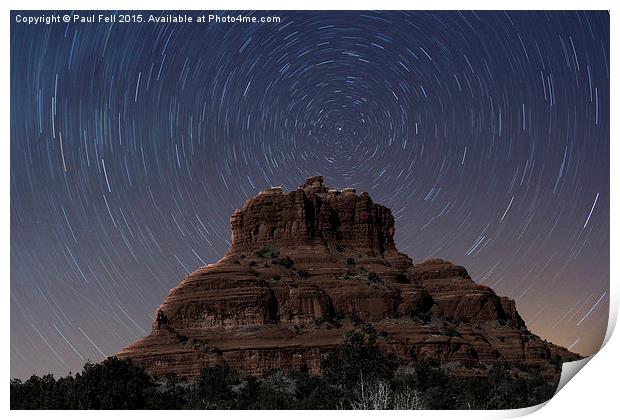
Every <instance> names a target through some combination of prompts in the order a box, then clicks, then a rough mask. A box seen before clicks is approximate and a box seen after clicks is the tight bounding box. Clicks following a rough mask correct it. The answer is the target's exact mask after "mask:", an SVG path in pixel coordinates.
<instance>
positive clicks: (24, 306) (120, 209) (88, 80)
mask: <svg viewBox="0 0 620 420" xmlns="http://www.w3.org/2000/svg"><path fill="white" fill-rule="evenodd" d="M80 13H81V14H90V13H89V12H80ZM136 13H137V12H136ZM149 13H153V14H154V15H156V16H160V15H162V13H161V12H145V13H143V15H144V16H145V18H146V17H147V16H148V14H149ZM17 14H21V15H22V16H39V15H41V13H39V12H25V13H22V12H13V13H12V17H11V20H12V23H11V25H12V27H11V151H10V153H11V376H16V377H27V376H30V374H33V373H37V374H41V373H46V372H52V373H55V374H57V375H60V374H62V375H64V374H66V373H67V372H68V371H73V372H76V371H79V370H80V368H81V366H82V365H83V364H84V362H85V361H86V360H88V359H90V360H92V361H99V360H101V359H103V358H104V356H109V355H112V354H114V353H116V352H117V351H119V350H121V348H122V347H124V346H126V345H127V344H129V343H131V342H133V341H135V340H136V339H139V338H141V337H143V336H144V335H146V334H147V332H148V331H149V329H150V322H151V318H152V314H153V313H154V311H155V309H156V307H157V306H158V305H159V303H161V302H162V301H163V299H164V297H165V296H166V294H167V292H168V290H169V289H170V288H172V287H174V286H175V285H176V284H177V283H178V282H179V281H180V280H181V279H182V277H183V276H185V275H187V274H188V273H189V272H191V271H193V270H195V269H196V268H198V267H199V266H201V265H204V264H206V263H209V262H215V261H216V260H218V259H219V258H220V257H221V256H223V254H224V253H225V251H226V250H227V248H228V246H229V239H230V225H229V217H230V215H231V213H232V211H233V209H235V208H239V207H241V206H242V205H243V203H244V201H245V200H246V199H247V198H249V197H250V196H252V195H254V194H256V193H257V192H258V191H260V190H262V189H265V188H268V187H270V186H275V185H281V186H283V187H284V188H285V190H290V189H294V188H296V187H297V185H299V184H300V183H302V182H303V181H304V179H305V178H306V177H308V176H311V175H316V174H320V175H323V176H324V177H325V180H326V183H327V185H329V186H333V187H349V186H351V187H355V188H357V190H358V192H359V191H368V192H369V193H370V195H371V197H372V198H373V200H374V201H375V202H378V203H382V204H385V205H387V206H388V207H390V208H391V209H392V211H393V214H394V216H395V218H396V242H397V245H398V247H399V248H400V249H401V250H402V251H404V252H406V253H407V254H409V255H410V256H411V257H412V258H413V259H414V261H417V262H420V261H422V260H424V259H427V258H430V257H435V258H443V259H447V260H450V261H453V262H455V263H458V264H461V265H464V266H465V267H466V268H467V269H468V270H469V272H470V274H471V275H472V277H473V278H474V280H476V281H477V282H480V283H483V284H486V285H488V286H490V287H492V288H493V289H494V290H495V291H496V292H497V293H498V294H500V295H505V296H509V297H511V298H513V299H515V300H516V301H517V308H518V310H519V311H520V313H521V315H522V316H523V317H524V319H525V321H526V323H527V325H528V327H529V328H530V329H531V330H532V331H533V332H534V333H536V334H538V335H540V336H542V337H543V338H546V339H548V340H550V341H552V342H555V343H557V344H560V345H564V346H566V347H569V348H570V349H571V350H573V351H576V352H579V353H581V354H584V355H588V354H591V353H592V352H594V351H596V350H597V349H598V348H599V346H600V343H601V341H602V339H603V336H604V332H605V329H606V324H607V318H608V305H609V302H608V298H609V15H608V13H607V12H578V13H575V12H508V13H504V12H476V13H472V12H463V13H459V12H437V13H425V12H411V13H401V12H256V13H253V14H252V13H250V12H248V13H243V14H244V15H245V16H251V15H254V16H257V17H259V18H260V17H263V16H278V17H280V18H281V22H280V23H253V24H252V23H249V24H230V23H219V24H216V23H211V24H208V23H190V24H155V23H142V24H120V23H115V24H105V23H102V24H97V23H92V24H88V23H84V24H74V23H69V24H65V23H57V24H51V25H42V24H39V25H26V24H18V23H15V16H16V15H17ZM47 14H48V15H50V14H52V12H47ZM60 14H61V15H62V12H61V13H60ZM104 14H106V15H109V14H112V12H106V13H104ZM117 14H120V13H117ZM200 14H202V13H198V12H191V15H193V16H199V15H200ZM218 14H220V15H225V14H226V13H225V12H224V13H222V12H218ZM230 14H231V15H238V14H239V12H230Z"/></svg>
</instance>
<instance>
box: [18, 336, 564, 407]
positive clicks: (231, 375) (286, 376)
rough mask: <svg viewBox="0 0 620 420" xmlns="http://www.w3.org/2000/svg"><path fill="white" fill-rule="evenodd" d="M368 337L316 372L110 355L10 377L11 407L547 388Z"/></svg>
mask: <svg viewBox="0 0 620 420" xmlns="http://www.w3.org/2000/svg"><path fill="white" fill-rule="evenodd" d="M376 337H377V336H376V334H375V333H374V331H373V330H366V331H357V332H352V333H349V334H348V335H347V337H346V343H345V345H344V346H343V347H342V348H340V349H338V350H336V351H334V352H332V353H331V354H329V355H328V357H326V359H325V360H324V361H323V363H322V366H321V371H322V374H321V375H320V376H315V375H310V374H308V373H307V372H300V371H297V372H290V373H284V372H282V371H280V370H273V371H270V372H267V373H265V374H264V375H263V376H261V377H254V376H248V375H245V374H243V373H241V372H238V371H236V370H234V369H232V368H229V367H226V366H213V367H209V368H205V369H203V370H202V372H201V374H200V376H199V377H198V378H196V379H195V380H193V381H187V380H183V379H180V378H174V377H166V378H155V377H153V376H151V375H149V374H147V373H146V372H144V370H143V369H142V368H141V367H139V366H136V365H134V364H132V363H131V361H129V360H121V359H118V358H116V357H110V358H108V359H106V360H105V361H103V362H101V363H98V364H93V363H86V364H85V365H84V368H83V369H82V372H80V373H77V374H75V376H73V375H71V374H70V375H69V376H66V377H63V378H59V379H55V378H54V377H53V375H51V374H48V375H44V376H42V377H39V376H36V375H33V376H31V377H30V379H28V380H26V381H22V380H20V379H13V380H11V409H504V408H518V407H527V406H532V405H536V404H539V403H541V402H544V401H546V400H548V399H550V398H551V397H552V396H553V393H554V391H555V386H554V384H551V383H548V382H546V381H544V380H543V378H542V377H541V375H540V374H539V373H537V372H531V371H530V372H529V375H528V376H527V379H526V378H522V379H514V378H513V377H512V375H510V374H509V372H508V369H507V368H506V366H503V365H500V364H496V365H494V366H493V367H492V368H490V369H489V371H488V375H487V377H483V378H467V379H465V378H461V379H455V378H454V377H451V376H449V374H448V373H447V372H446V371H445V370H444V369H443V368H442V367H441V366H439V365H438V364H434V363H427V362H417V363H414V365H413V366H412V369H405V370H404V371H402V370H401V371H399V372H397V368H398V367H399V361H398V359H397V358H396V357H395V356H393V355H389V354H384V353H382V352H381V351H380V349H379V347H378V346H377V344H376Z"/></svg>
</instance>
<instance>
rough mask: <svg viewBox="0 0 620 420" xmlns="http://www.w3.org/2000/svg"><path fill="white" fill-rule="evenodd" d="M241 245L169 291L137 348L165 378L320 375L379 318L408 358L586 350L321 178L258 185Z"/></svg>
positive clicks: (238, 230)
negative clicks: (283, 185) (230, 372)
mask: <svg viewBox="0 0 620 420" xmlns="http://www.w3.org/2000/svg"><path fill="white" fill-rule="evenodd" d="M231 227H232V246H231V248H230V250H229V251H228V252H227V254H226V255H225V256H224V258H223V259H221V260H220V261H218V262H217V263H215V264H210V265H208V266H206V267H201V268H199V269H198V270H196V271H195V272H194V273H192V274H191V275H189V276H188V277H186V278H185V279H183V281H182V282H181V283H180V284H179V285H178V286H177V287H175V288H174V289H172V290H170V293H169V294H168V296H167V298H166V299H165V301H164V303H163V304H162V305H161V306H160V307H159V308H158V309H157V311H156V313H155V317H154V321H153V325H152V332H151V333H150V334H149V335H148V336H147V337H145V338H144V339H142V340H140V341H138V342H136V343H134V344H132V345H130V346H128V347H127V348H125V349H123V351H121V352H120V353H119V356H120V357H127V358H131V359H132V360H134V361H135V362H137V363H140V364H142V365H144V366H145V368H146V370H147V371H149V372H151V373H153V374H157V375H165V374H176V375H179V376H187V377H192V376H196V375H197V374H198V373H199V372H200V370H201V369H202V368H203V367H205V366H210V365H215V364H227V365H230V366H232V367H235V368H237V369H240V370H243V371H246V372H248V373H250V374H255V373H261V372H264V371H265V370H268V369H272V368H282V369H293V368H294V369H301V368H307V369H309V370H310V371H311V372H314V373H317V372H318V371H319V369H320V362H321V359H322V357H324V355H325V354H326V352H328V351H330V350H331V349H333V348H335V347H337V346H339V345H341V344H342V343H343V337H344V334H345V332H346V331H348V330H350V329H352V328H355V327H356V326H358V325H360V324H370V325H372V326H373V327H374V328H375V329H376V331H378V332H379V333H380V337H381V340H380V345H381V346H382V347H384V349H385V350H386V351H390V352H393V353H396V354H397V355H399V356H400V357H402V359H403V360H404V361H405V362H406V361H411V360H438V361H440V362H442V363H449V362H458V363H459V364H460V365H461V366H463V367H464V369H463V373H462V374H473V373H471V372H474V370H472V371H471V372H469V373H468V371H467V369H468V368H472V367H477V366H478V367H479V366H482V365H484V364H491V363H493V362H495V361H497V360H504V361H513V362H521V363H539V364H540V363H549V361H550V360H552V359H558V358H559V359H561V360H564V361H566V360H571V359H572V358H576V357H577V356H576V355H574V354H573V353H570V352H569V351H567V350H566V349H563V348H561V347H559V346H555V345H552V344H550V343H547V342H546V341H543V340H541V339H540V338H539V337H537V336H535V335H533V334H532V333H530V332H529V331H528V330H527V328H526V326H525V324H524V322H523V320H522V319H521V317H520V316H519V314H518V312H517V310H516V307H515V304H514V301H513V300H511V299H509V298H506V297H498V296H497V295H496V294H495V293H494V292H493V290H491V289H490V288H488V287H486V286H483V285H480V284H477V283H475V282H474V281H473V280H472V279H471V278H470V276H469V275H468V274H467V271H466V270H465V268H463V267H460V266H457V265H454V264H452V263H449V262H446V261H442V260H429V261H425V262H422V263H420V264H413V263H412V261H411V259H410V258H409V257H408V256H406V255H405V254H402V253H401V252H399V251H398V250H397V249H396V247H395V245H394V218H393V217H392V214H391V211H390V210H389V209H388V208H386V207H384V206H381V205H378V204H375V203H373V202H372V200H371V199H370V197H369V195H368V194H367V193H362V194H360V195H357V194H356V193H355V191H354V190H352V189H347V190H343V191H336V190H330V189H328V188H327V187H325V186H324V185H323V179H322V177H313V178H310V179H308V180H307V181H306V182H305V183H304V184H303V185H301V186H300V187H299V188H298V189H297V190H295V191H292V192H288V193H286V192H283V191H282V190H281V189H280V188H272V189H270V190H267V191H264V192H261V193H259V195H258V196H256V197H253V198H251V199H249V200H248V201H247V202H246V203H245V205H244V207H243V209H241V210H235V212H234V213H233V215H232V218H231Z"/></svg>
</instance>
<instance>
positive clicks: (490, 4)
mask: <svg viewBox="0 0 620 420" xmlns="http://www.w3.org/2000/svg"><path fill="white" fill-rule="evenodd" d="M615 3H616V4H617V2H615ZM614 5H615V4H614V2H613V1H611V0H607V1H605V0H590V1H588V2H583V1H576V0H564V1H561V2H560V1H553V2H552V1H543V0H521V1H504V2H501V3H500V2H497V1H489V0H476V1H467V2H463V1H460V2H459V1H455V0H450V1H441V0H440V1H434V2H432V3H426V2H424V3H412V2H407V1H403V0H399V1H395V0H382V1H368V0H358V1H338V2H334V1H333V0H313V1H308V0H296V1H294V2H293V1H290V0H289V1H283V0H278V1H274V0H267V1H263V2H260V3H258V2H256V1H247V0H246V1H236V0H228V1H222V0H215V1H209V2H206V1H190V0H175V1H174V2H166V1H162V0H150V1H146V0H137V1H133V2H131V5H129V4H128V3H127V1H126V0H125V1H119V0H108V1H101V0H92V1H88V2H85V1H84V0H81V1H77V0H66V1H53V2H52V1H43V0H21V1H14V0H9V1H3V2H2V6H1V7H2V8H3V9H4V10H3V11H4V15H3V19H5V20H4V21H3V22H4V25H2V27H3V30H2V38H3V42H2V44H0V49H1V50H2V54H3V55H2V57H3V58H4V60H3V63H4V65H3V66H1V70H0V71H1V72H2V76H3V79H4V80H5V83H6V84H5V86H6V88H5V89H4V90H3V92H4V98H3V99H4V101H2V113H1V116H0V121H2V129H3V130H2V131H3V133H4V136H3V137H2V138H3V141H2V142H0V165H1V166H2V168H3V170H2V172H1V174H2V175H1V177H2V182H1V184H0V185H1V187H0V188H2V193H3V194H2V196H3V197H4V201H3V206H2V207H1V210H0V211H1V220H2V221H3V222H4V225H3V226H4V229H3V232H4V233H5V235H6V236H5V241H4V242H3V244H2V250H3V253H2V255H3V258H4V264H2V267H3V273H4V276H3V277H2V278H3V279H4V298H5V305H4V318H3V320H4V328H3V330H4V337H7V338H8V337H10V334H9V328H10V309H9V305H10V282H9V278H10V270H9V264H10V236H9V231H10V203H9V200H10V198H9V197H10V171H9V165H10V153H9V147H10V145H9V139H10V131H9V130H10V114H9V110H10V95H9V91H10V90H9V81H10V78H9V75H10V60H9V57H10V55H9V46H10V25H9V19H10V17H9V13H10V10H11V9H14V10H28V9H30V10H39V9H40V10H45V9H56V10H72V9H75V10H80V9H81V10H97V9H98V10H115V9H120V10H161V9H164V10H167V9H172V8H173V9H176V10H242V9H245V10H342V9H344V10H368V9H383V10H390V9H391V10H414V9H421V10H425V9H432V10H456V9H468V10H471V9H473V10H504V9H505V10H530V9H532V10H583V9H586V10H595V9H598V10H610V14H611V23H610V27H611V52H610V61H611V62H610V69H611V71H612V76H611V102H610V103H611V110H610V115H617V114H615V113H614V110H617V107H616V106H615V104H616V98H617V93H618V92H617V85H616V83H615V77H614V76H615V70H616V69H617V68H618V60H617V54H618V48H617V46H618V42H617V41H618V30H617V28H615V27H614V26H615V25H614V23H617V19H614V18H615V10H617V9H618V7H616V8H615V9H614V8H613V6H614ZM86 6H87V7H86ZM616 112H617V111H616ZM611 123H612V124H611V138H612V139H616V138H617V136H616V134H617V123H615V121H614V119H613V118H612V121H611ZM610 143H611V161H612V162H615V163H617V162H619V161H620V160H619V159H618V158H619V156H618V153H619V148H618V146H617V145H616V143H615V142H613V141H612V142H610ZM617 180H620V167H619V166H617V165H611V193H612V195H611V200H610V204H611V214H612V215H614V216H615V215H617V214H618V209H619V207H618V181H617ZM617 237H618V225H617V224H616V223H614V220H613V218H612V220H611V239H612V240H611V261H618V258H617V257H618V248H617V246H616V243H615V241H614V238H617ZM610 273H611V274H610V276H611V279H612V280H611V285H610V320H609V325H608V330H607V335H606V337H605V345H604V351H601V352H600V353H598V354H597V355H595V356H594V357H592V358H590V360H591V362H590V363H588V368H586V369H584V371H583V372H581V373H579V377H578V379H576V380H573V381H570V383H568V385H566V386H565V387H564V388H563V389H562V390H561V392H559V393H558V394H557V395H556V396H555V397H554V398H553V399H551V400H550V401H549V402H548V403H547V404H546V405H545V407H544V409H542V410H539V408H541V407H540V406H539V407H534V408H530V409H524V410H512V411H492V412H484V411H472V412H463V411H453V412H445V411H426V412H415V413H411V412H390V413H381V412H354V411H344V412H321V413H315V412H303V411H296V412H294V413H289V412H285V411H254V412H230V411H229V412H208V413H204V412H201V413H181V414H180V413H178V412H164V411H160V412H154V411H150V412H146V411H142V412H115V413H114V416H118V417H120V418H132V419H135V418H136V417H138V418H148V419H158V418H162V419H163V418H166V419H169V418H170V417H171V416H178V415H182V416H205V417H210V418H218V419H219V418H226V419H230V418H231V417H236V416H240V417H241V416H244V417H245V416H251V417H253V418H257V419H258V420H262V419H270V420H271V419H274V418H285V417H290V416H294V417H295V418H300V419H311V418H313V417H315V416H316V415H321V416H330V417H331V416H334V417H335V416H338V417H339V418H351V419H353V418H355V419H356V420H357V419H359V418H360V417H363V418H384V417H385V416H388V415H389V416H390V418H402V419H405V418H407V419H409V418H411V416H415V417H417V418H433V419H437V418H439V419H443V418H450V419H454V418H459V419H460V418H465V419H480V418H506V417H516V416H521V415H525V414H528V413H531V412H534V414H532V418H549V417H554V418H556V417H557V418H566V419H577V418H587V417H590V418H610V417H612V416H613V415H614V414H612V413H616V412H617V411H616V408H617V407H618V403H617V398H618V395H617V390H616V388H615V386H614V385H615V383H616V380H617V379H618V374H619V369H618V365H619V362H618V358H617V356H616V355H617V354H620V351H619V350H620V344H619V342H618V339H617V337H611V333H612V332H613V328H614V326H615V324H616V318H617V313H618V295H617V290H618V289H617V287H618V283H617V275H618V270H617V269H616V268H615V267H614V266H613V265H612V267H611V272H610ZM610 337H611V339H610ZM0 351H1V352H2V355H3V360H4V364H3V369H2V372H3V377H4V378H5V381H6V382H4V387H3V388H2V389H3V390H4V395H3V397H4V398H3V400H2V401H3V408H4V409H5V410H8V409H9V377H10V347H9V345H8V344H5V345H3V346H2V347H1V348H0ZM0 377H1V376H0ZM543 405H544V404H543ZM10 414H11V415H12V416H14V417H16V418H24V417H28V418H30V417H34V416H40V415H43V416H45V417H46V418H59V419H60V418H62V419H64V418H80V419H81V418H84V417H92V418H106V419H107V418H108V417H109V416H110V415H111V413H109V412H94V411H90V412H58V411H56V412H45V413H38V412H11V413H10Z"/></svg>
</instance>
